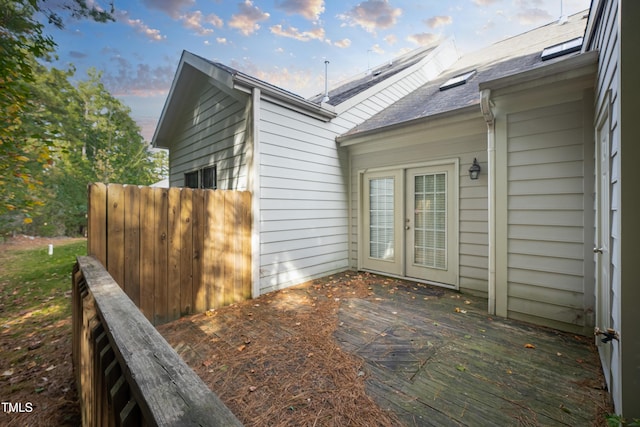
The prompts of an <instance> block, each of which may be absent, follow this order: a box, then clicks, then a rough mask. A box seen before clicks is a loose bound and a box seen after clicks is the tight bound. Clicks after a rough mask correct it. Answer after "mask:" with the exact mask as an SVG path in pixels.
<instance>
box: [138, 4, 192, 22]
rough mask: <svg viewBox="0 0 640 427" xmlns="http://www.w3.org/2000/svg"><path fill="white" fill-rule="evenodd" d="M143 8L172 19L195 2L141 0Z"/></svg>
mask: <svg viewBox="0 0 640 427" xmlns="http://www.w3.org/2000/svg"><path fill="white" fill-rule="evenodd" d="M142 3H144V5H145V6H147V7H149V8H152V9H157V10H161V11H163V12H164V13H166V14H167V15H169V16H170V17H172V18H178V17H179V16H180V11H181V10H182V9H184V8H186V7H189V6H193V5H194V4H195V3H196V2H195V0H142Z"/></svg>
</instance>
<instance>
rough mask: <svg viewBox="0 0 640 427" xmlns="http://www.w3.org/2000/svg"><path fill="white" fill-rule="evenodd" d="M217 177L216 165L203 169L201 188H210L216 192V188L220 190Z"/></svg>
mask: <svg viewBox="0 0 640 427" xmlns="http://www.w3.org/2000/svg"><path fill="white" fill-rule="evenodd" d="M216 175H217V174H216V167H215V165H214V166H208V167H206V168H203V169H202V183H201V185H200V188H210V189H212V190H215V189H216V188H218V185H217V179H216V178H217V177H216Z"/></svg>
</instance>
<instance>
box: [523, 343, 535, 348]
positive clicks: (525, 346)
mask: <svg viewBox="0 0 640 427" xmlns="http://www.w3.org/2000/svg"><path fill="white" fill-rule="evenodd" d="M524 348H536V346H535V345H533V344H529V343H527V344H525V345H524Z"/></svg>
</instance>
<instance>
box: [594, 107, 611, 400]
mask: <svg viewBox="0 0 640 427" xmlns="http://www.w3.org/2000/svg"><path fill="white" fill-rule="evenodd" d="M595 144H596V147H595V148H596V150H595V151H596V154H595V158H596V182H595V184H596V203H595V206H596V233H595V242H594V243H595V247H594V258H595V264H596V268H595V279H596V286H595V293H596V327H598V328H600V329H603V330H606V329H607V328H610V327H611V326H612V325H611V223H610V215H611V194H610V185H611V170H610V165H611V163H610V162H611V153H610V148H611V129H610V111H609V108H607V109H605V110H604V111H603V112H602V117H601V118H600V119H599V121H598V123H597V126H596V135H595ZM596 345H597V347H598V352H599V353H600V359H601V362H602V368H603V373H604V376H605V379H606V381H607V385H608V386H609V387H610V388H609V389H611V367H612V366H611V362H612V359H611V358H612V348H611V344H603V343H602V342H601V341H600V338H599V337H598V336H596Z"/></svg>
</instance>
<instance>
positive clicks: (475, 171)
mask: <svg viewBox="0 0 640 427" xmlns="http://www.w3.org/2000/svg"><path fill="white" fill-rule="evenodd" d="M481 170H482V168H481V167H480V165H479V164H478V159H476V158H474V159H473V164H472V165H471V167H470V168H469V178H471V179H474V180H475V179H478V176H479V175H480V171H481Z"/></svg>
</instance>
